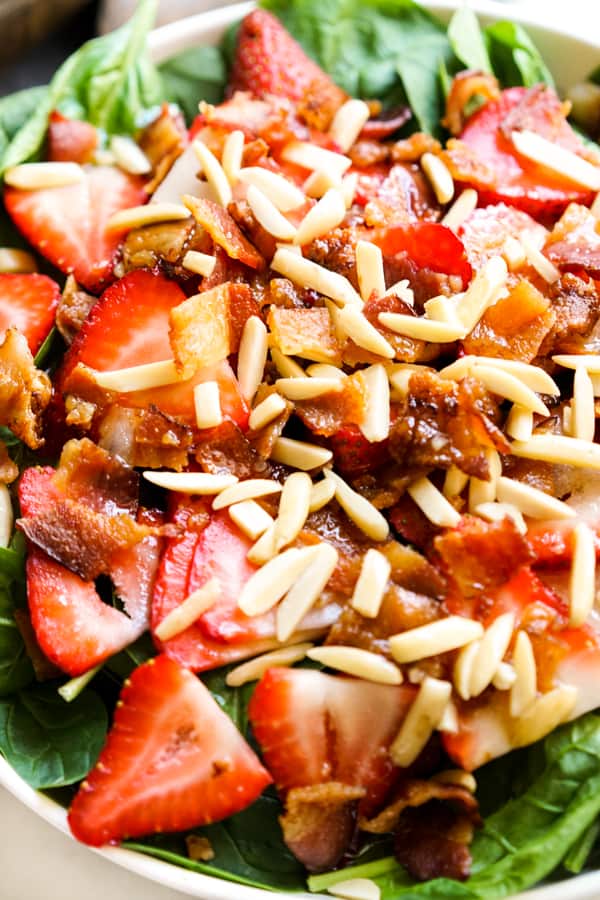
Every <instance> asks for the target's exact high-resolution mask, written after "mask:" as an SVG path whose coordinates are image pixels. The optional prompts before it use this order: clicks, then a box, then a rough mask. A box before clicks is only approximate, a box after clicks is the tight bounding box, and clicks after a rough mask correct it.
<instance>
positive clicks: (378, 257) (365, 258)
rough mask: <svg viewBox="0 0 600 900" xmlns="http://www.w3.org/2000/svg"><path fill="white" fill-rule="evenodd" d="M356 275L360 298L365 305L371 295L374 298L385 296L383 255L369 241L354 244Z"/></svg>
mask: <svg viewBox="0 0 600 900" xmlns="http://www.w3.org/2000/svg"><path fill="white" fill-rule="evenodd" d="M356 274H357V276H358V286H359V288H360V296H361V297H362V299H363V300H364V301H365V303H366V302H367V300H368V299H369V298H370V297H371V295H373V294H374V295H375V296H376V297H383V295H384V294H385V273H384V271H383V253H382V252H381V250H380V249H379V247H378V246H377V245H376V244H372V243H371V241H358V243H357V244H356Z"/></svg>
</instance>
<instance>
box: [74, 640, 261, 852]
mask: <svg viewBox="0 0 600 900" xmlns="http://www.w3.org/2000/svg"><path fill="white" fill-rule="evenodd" d="M270 781H271V779H270V777H269V774H268V772H266V771H265V769H264V768H263V767H262V766H261V764H260V762H259V761H258V759H257V757H256V756H255V754H254V753H253V751H252V750H251V749H250V747H249V746H248V744H247V743H246V741H245V740H244V739H243V737H242V736H241V735H240V733H239V732H238V730H237V729H236V727H235V725H234V724H233V722H232V721H231V719H230V718H229V717H228V716H227V715H226V713H224V712H223V711H222V710H221V709H220V707H219V706H218V705H217V703H216V702H215V700H213V698H212V697H211V695H210V694H209V692H208V691H207V689H206V688H205V687H204V685H203V684H202V682H201V681H199V680H198V679H197V678H196V677H195V676H194V675H192V673H191V672H189V671H187V670H186V669H184V668H182V667H181V666H179V665H177V663H175V662H173V661H172V660H170V659H168V658H167V657H166V656H159V657H158V658H157V659H151V660H150V661H149V662H147V663H144V665H142V666H140V667H139V668H137V669H136V670H135V672H134V673H133V674H132V675H131V678H130V679H129V680H128V681H126V682H125V685H124V687H123V690H122V692H121V699H120V701H119V703H118V705H117V708H116V710H115V717H114V722H113V726H112V728H111V730H110V732H109V734H108V737H107V741H106V744H105V746H104V749H103V750H102V752H101V754H100V759H99V760H98V763H97V765H96V767H95V768H94V769H92V771H91V772H90V774H89V776H88V778H87V779H86V781H84V782H83V783H82V785H81V787H80V788H79V792H78V794H77V796H76V797H75V799H74V800H73V803H72V804H71V808H70V810H69V825H70V826H71V831H72V832H73V834H74V835H75V837H76V838H78V839H79V840H80V841H83V842H84V843H86V844H90V845H91V846H93V847H99V846H101V845H102V844H106V843H109V842H116V841H119V840H122V839H123V838H132V837H141V836H143V835H148V834H153V833H156V832H163V831H183V830H184V829H187V828H194V827H196V826H199V825H208V824H210V823H211V822H218V821H220V820H221V819H226V818H227V817H228V816H232V815H233V814H234V813H237V812H240V810H242V809H245V808H246V807H247V806H249V805H250V804H251V803H253V802H254V801H255V800H256V798H257V797H258V796H259V795H260V794H261V793H262V791H263V790H264V788H265V787H267V785H268V784H269V783H270Z"/></svg>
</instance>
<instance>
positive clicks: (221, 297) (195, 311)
mask: <svg viewBox="0 0 600 900" xmlns="http://www.w3.org/2000/svg"><path fill="white" fill-rule="evenodd" d="M248 290H249V289H248ZM169 341H170V342H171V348H172V350H173V356H174V357H175V366H176V368H177V371H178V373H179V374H180V375H181V377H182V378H191V377H192V375H193V374H194V372H196V371H197V370H198V369H199V368H200V367H203V366H212V365H213V364H214V363H218V362H221V361H222V360H224V359H227V357H228V356H229V354H230V353H231V345H230V340H229V284H221V285H219V286H218V287H214V288H211V290H209V291H203V292H202V293H201V294H196V295H195V296H193V297H189V298H188V299H187V300H184V301H183V303H180V304H179V305H178V306H174V307H173V309H172V310H171V312H170V313H169Z"/></svg>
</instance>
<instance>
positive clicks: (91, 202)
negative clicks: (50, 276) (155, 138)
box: [4, 166, 148, 294]
mask: <svg viewBox="0 0 600 900" xmlns="http://www.w3.org/2000/svg"><path fill="white" fill-rule="evenodd" d="M147 199H148V195H147V194H146V192H145V191H144V182H143V179H142V178H140V177H138V176H134V175H128V174H126V173H125V172H122V171H121V170H120V169H117V168H116V167H112V166H86V168H85V177H84V179H83V180H82V181H81V182H78V183H77V184H71V185H67V186H66V187H58V188H44V189H41V190H38V191H22V190H18V189H17V188H5V191H4V204H5V206H6V210H7V212H8V214H9V215H10V217H11V218H12V220H13V222H14V223H15V225H16V226H17V228H18V229H19V231H21V232H22V234H23V235H24V236H25V237H26V238H27V240H28V241H29V242H30V243H31V244H32V245H33V246H34V248H35V249H36V250H38V251H39V252H40V253H41V254H42V255H43V256H45V257H46V259H48V260H50V262H51V263H52V264H53V265H55V266H56V267H57V269H60V271H61V272H63V273H64V274H65V275H68V274H71V273H73V275H74V276H75V278H76V279H77V281H78V282H79V283H80V284H81V285H83V286H84V287H85V288H86V289H87V290H89V291H91V292H92V293H94V294H95V293H99V292H100V291H101V290H102V289H103V288H104V287H105V286H106V284H108V283H109V282H110V281H111V280H112V277H113V275H112V272H113V266H114V263H115V258H116V255H117V250H118V248H119V245H120V243H121V241H122V235H118V234H114V233H111V232H107V230H106V223H107V222H108V220H109V219H110V217H111V216H112V215H113V214H114V213H116V212H118V211H119V210H121V209H127V208H128V207H131V206H139V205H140V204H143V203H145V202H146V200H147Z"/></svg>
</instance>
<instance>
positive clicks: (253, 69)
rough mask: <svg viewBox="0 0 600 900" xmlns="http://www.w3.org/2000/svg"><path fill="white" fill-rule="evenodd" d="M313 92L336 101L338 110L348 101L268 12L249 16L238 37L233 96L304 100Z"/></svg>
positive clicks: (232, 83)
mask: <svg viewBox="0 0 600 900" xmlns="http://www.w3.org/2000/svg"><path fill="white" fill-rule="evenodd" d="M309 88H310V90H311V93H312V94H314V96H318V97H321V98H323V97H329V98H332V99H333V101H334V103H335V104H336V105H337V106H340V105H341V104H342V103H343V102H344V100H345V99H346V95H345V94H344V92H343V91H342V90H341V89H340V88H338V87H337V85H336V84H334V82H333V81H332V80H331V78H330V77H329V76H328V75H326V74H325V72H323V70H322V69H321V68H320V67H319V66H318V65H317V64H316V63H315V62H313V60H312V59H310V57H308V56H307V55H306V53H305V52H304V50H303V49H302V47H301V46H300V44H298V42H297V41H295V40H294V38H293V37H292V36H291V35H290V34H289V33H288V32H287V31H286V30H285V28H284V27H283V25H282V24H281V22H280V21H279V20H278V19H276V18H275V16H273V15H272V14H271V13H269V12H266V10H264V9H255V10H253V11H252V12H251V13H249V14H248V15H247V16H246V18H245V19H244V20H243V22H242V24H241V26H240V30H239V33H238V39H237V49H236V54H235V59H234V62H233V68H232V70H231V75H230V79H229V93H230V94H232V93H233V92H234V91H250V93H252V94H255V95H256V96H258V97H263V96H265V95H266V94H276V95H278V96H281V97H288V98H289V99H290V100H301V99H302V97H303V96H304V94H305V93H306V91H307V90H308V89H309Z"/></svg>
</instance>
